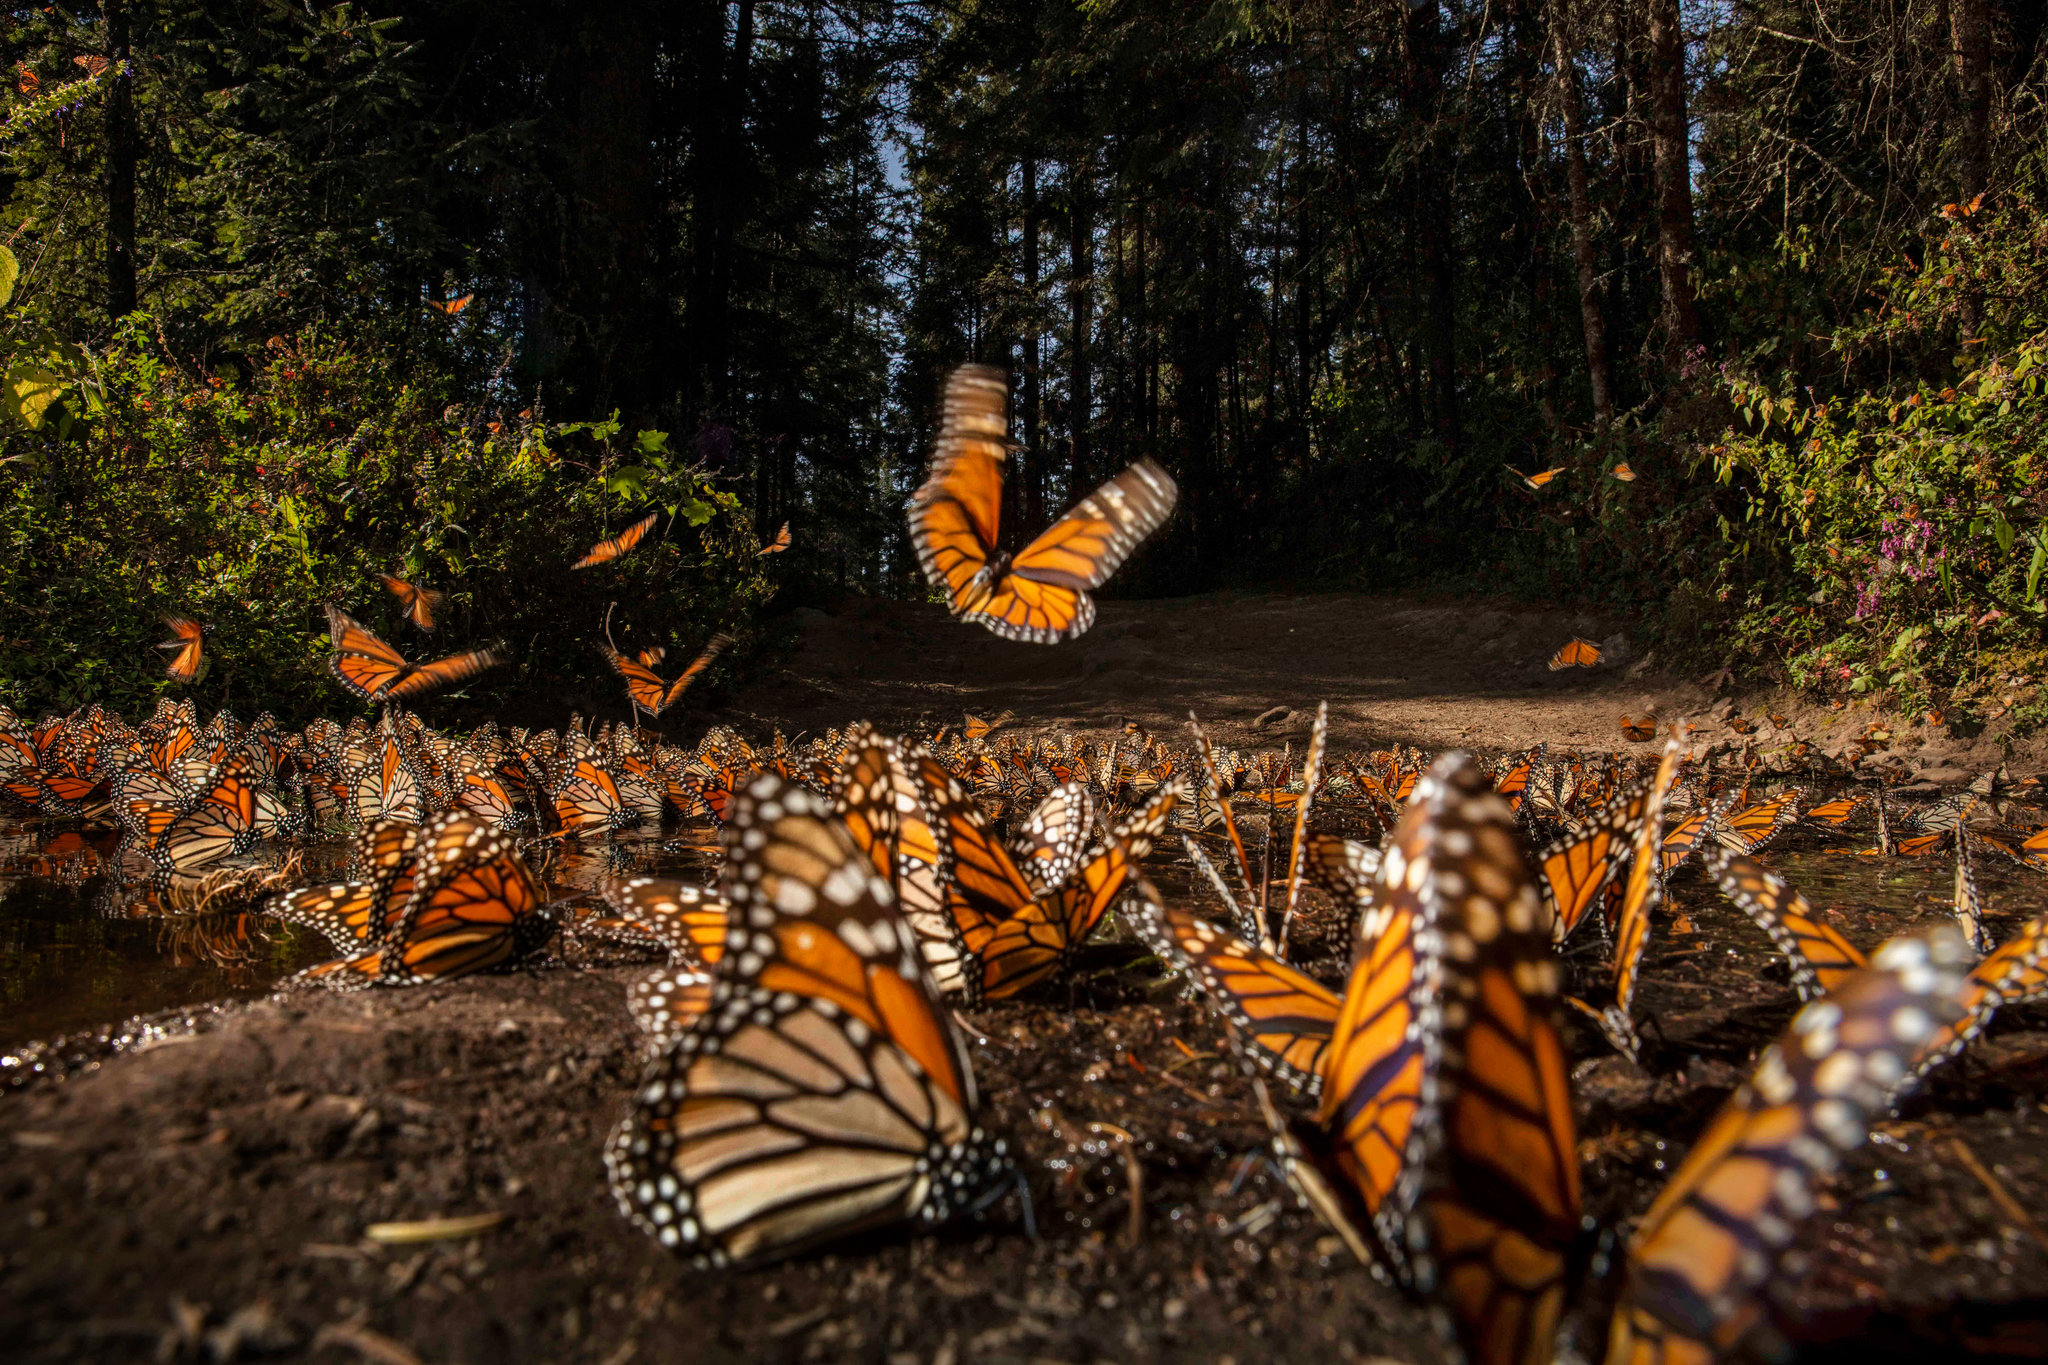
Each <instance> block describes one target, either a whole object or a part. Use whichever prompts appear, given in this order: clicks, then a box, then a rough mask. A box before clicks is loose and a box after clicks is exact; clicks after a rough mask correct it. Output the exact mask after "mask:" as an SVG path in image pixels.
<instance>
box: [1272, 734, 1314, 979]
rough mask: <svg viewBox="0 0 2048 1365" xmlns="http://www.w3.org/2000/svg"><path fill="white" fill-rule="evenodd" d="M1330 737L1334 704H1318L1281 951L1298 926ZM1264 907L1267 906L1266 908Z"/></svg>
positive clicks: (1291, 856)
mask: <svg viewBox="0 0 2048 1365" xmlns="http://www.w3.org/2000/svg"><path fill="white" fill-rule="evenodd" d="M1329 737H1330V703H1329V702H1327V701H1324V702H1319V703H1317V705H1316V720H1315V725H1314V726H1313V727H1312V728H1311V729H1310V731H1309V739H1308V752H1307V753H1306V754H1305V755H1303V756H1302V761H1301V800H1300V802H1299V803H1298V804H1297V805H1296V806H1295V808H1294V839H1293V841H1292V842H1291V843H1290V844H1289V845H1288V857H1287V907H1286V909H1285V910H1284V911H1282V912H1281V916H1280V939H1279V951H1280V955H1281V956H1282V957H1285V956H1286V955H1287V936H1288V931H1289V930H1290V929H1292V928H1293V927H1294V913H1295V910H1296V909H1297V908H1298V907H1299V905H1300V903H1301V881H1302V874H1303V872H1304V871H1305V870H1306V861H1307V858H1308V814H1309V808H1310V806H1311V805H1313V804H1314V802H1315V796H1316V786H1317V784H1318V783H1320V782H1321V781H1322V778H1323V748H1324V746H1325V744H1326V743H1327V742H1328V740H1329ZM1262 908H1263V907H1262Z"/></svg>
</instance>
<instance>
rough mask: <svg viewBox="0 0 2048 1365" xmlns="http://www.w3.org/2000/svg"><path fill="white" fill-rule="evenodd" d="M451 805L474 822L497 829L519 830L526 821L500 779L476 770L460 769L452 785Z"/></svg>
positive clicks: (515, 799)
mask: <svg viewBox="0 0 2048 1365" xmlns="http://www.w3.org/2000/svg"><path fill="white" fill-rule="evenodd" d="M454 804H455V805H457V806H460V807H461V808H462V809H463V810H466V811H468V812H469V813H470V814H471V815H474V816H476V817H477V818H478V819H482V820H488V821H490V822H491V823H492V824H493V825H495V826H497V827H498V828H499V829H501V830H514V829H519V828H521V827H523V826H524V825H525V824H526V823H527V819H528V816H527V813H526V812H525V811H523V810H521V809H520V808H519V802H518V798H516V797H514V796H513V794H512V790H511V788H509V787H507V786H506V785H505V779H504V778H503V777H502V776H500V775H499V774H497V773H488V772H483V771H481V770H479V769H476V768H464V769H463V770H462V773H461V775H460V777H459V778H458V779H457V783H456V788H455V798H454Z"/></svg>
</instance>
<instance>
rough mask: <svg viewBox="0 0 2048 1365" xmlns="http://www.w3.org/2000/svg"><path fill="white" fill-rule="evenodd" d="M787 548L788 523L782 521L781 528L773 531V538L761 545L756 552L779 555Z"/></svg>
mask: <svg viewBox="0 0 2048 1365" xmlns="http://www.w3.org/2000/svg"><path fill="white" fill-rule="evenodd" d="M788 548H789V523H788V522H786V521H785V522H783V523H782V529H781V530H780V531H777V532H776V533H775V539H773V540H771V541H769V542H768V543H767V544H766V545H763V546H762V547H761V548H760V549H759V550H757V551H756V552H755V553H756V554H764V555H779V554H781V553H782V552H783V551H784V550H787V549H788Z"/></svg>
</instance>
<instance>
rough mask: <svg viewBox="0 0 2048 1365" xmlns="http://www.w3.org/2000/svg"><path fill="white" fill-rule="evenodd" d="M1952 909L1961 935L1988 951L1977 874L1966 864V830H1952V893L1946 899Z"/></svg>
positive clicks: (1988, 941)
mask: <svg viewBox="0 0 2048 1365" xmlns="http://www.w3.org/2000/svg"><path fill="white" fill-rule="evenodd" d="M1950 908H1951V909H1953V910H1954V911H1955V916H1956V923H1958V924H1960V925H1962V926H1963V937H1964V938H1966V939H1968V940H1969V943H1970V947H1971V948H1972V949H1973V950H1975V951H1976V952H1978V953H1988V952H1990V951H1991V947H1992V943H1991V934H1990V933H1989V931H1987V930H1986V929H1985V928H1984V899H1983V897H1981V896H1979V895H1978V894H1977V875H1976V873H1975V871H1973V870H1972V869H1971V867H1970V835H1969V834H1968V832H1967V831H1963V830H1958V831H1957V832H1956V881H1955V894H1954V896H1953V897H1952V899H1951V901H1950Z"/></svg>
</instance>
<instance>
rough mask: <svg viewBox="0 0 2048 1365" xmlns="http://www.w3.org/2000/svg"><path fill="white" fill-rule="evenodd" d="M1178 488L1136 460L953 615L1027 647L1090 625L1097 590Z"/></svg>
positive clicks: (1162, 514) (1159, 519)
mask: <svg viewBox="0 0 2048 1365" xmlns="http://www.w3.org/2000/svg"><path fill="white" fill-rule="evenodd" d="M1179 495H1180V490H1179V489H1178V488H1177V487H1176V486H1175V484H1174V482H1173V479H1172V478H1171V477H1170V476H1169V475H1168V474H1167V472H1166V471H1165V470H1164V469H1161V468H1160V467H1159V466H1158V465H1157V464H1156V463H1154V462H1153V461H1151V460H1140V461H1138V463H1136V464H1134V465H1132V466H1131V467H1130V468H1129V469H1126V470H1125V471H1124V472H1123V473H1121V474H1119V475H1118V476H1117V477H1116V478H1114V479H1111V480H1110V481H1109V482H1108V483H1105V484H1103V485H1102V487H1100V488H1098V489H1096V490H1095V491H1094V492H1093V493H1091V494H1089V495H1088V496H1087V497H1085V498H1083V499H1082V500H1081V501H1080V502H1079V503H1077V504H1076V505H1075V506H1074V508H1073V509H1072V510H1071V511H1069V512H1068V513H1067V514H1066V515H1065V516H1063V517H1061V518H1060V519H1059V520H1058V521H1056V522H1054V523H1053V524H1052V525H1051V526H1049V527H1047V528H1046V530H1045V532H1044V534H1042V535H1040V536H1039V537H1038V538H1037V539H1036V540H1034V541H1032V542H1031V543H1030V544H1029V545H1027V546H1025V547H1024V548H1023V549H1022V550H1020V551H1019V552H1018V553H1017V557H1016V558H1015V559H1013V560H1012V561H1011V562H1010V571H1009V572H1008V573H1006V574H1004V575H1003V577H1002V579H1001V581H999V582H998V583H997V584H996V585H995V587H994V589H993V591H991V592H990V593H989V594H988V595H987V597H986V598H985V599H980V600H975V599H973V598H972V597H970V599H969V602H968V604H967V605H965V606H963V607H962V609H961V611H960V614H961V615H962V616H965V617H967V618H968V619H970V620H978V621H980V622H981V623H982V624H983V625H985V626H987V627H988V628H989V629H990V630H992V631H994V632H995V633H996V634H998V635H1001V636H1003V637H1004V638H1005V639H1010V640H1024V641H1028V642H1030V643H1033V644H1057V643H1058V642H1059V641H1061V640H1071V639H1073V638H1074V637H1075V636H1077V635H1080V634H1082V633H1084V632H1085V631H1087V629H1088V628H1089V627H1090V626H1092V625H1094V624H1095V601H1094V599H1093V598H1091V597H1090V596H1088V590H1089V589H1091V588H1097V587H1100V586H1101V585H1102V584H1103V583H1104V582H1106V581H1107V580H1108V578H1109V576H1110V575H1111V574H1112V573H1115V572H1116V570H1117V567H1118V566H1119V565H1121V564H1122V563H1123V562H1124V561H1125V560H1126V559H1128V558H1130V555H1131V552H1132V551H1133V550H1135V549H1137V547H1138V545H1139V543H1140V542H1142V541H1143V540H1144V539H1145V537H1147V536H1149V535H1151V534H1152V532H1154V531H1155V530H1157V529H1158V528H1159V526H1160V524H1161V523H1163V522H1164V521H1165V520H1166V518H1167V517H1168V515H1170V514H1171V513H1172V511H1173V505H1174V502H1175V500H1176V499H1177V498H1178V497H1179Z"/></svg>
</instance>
